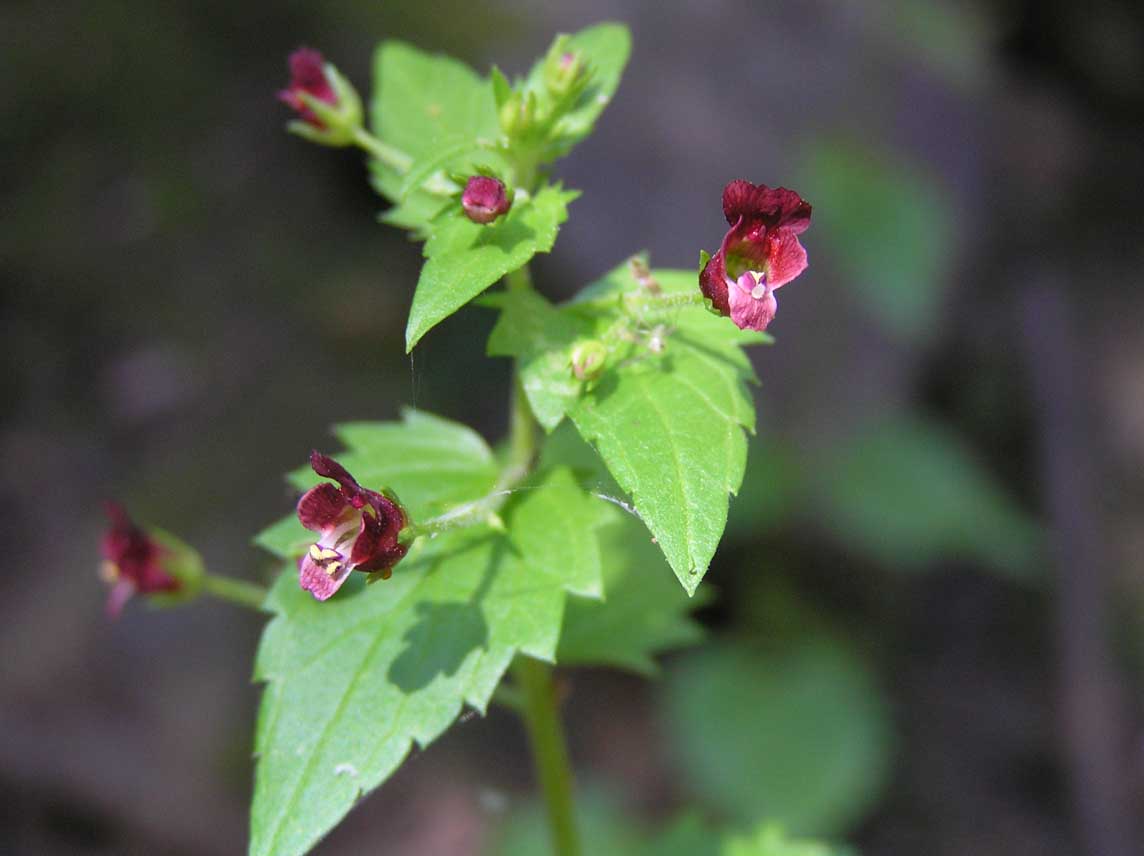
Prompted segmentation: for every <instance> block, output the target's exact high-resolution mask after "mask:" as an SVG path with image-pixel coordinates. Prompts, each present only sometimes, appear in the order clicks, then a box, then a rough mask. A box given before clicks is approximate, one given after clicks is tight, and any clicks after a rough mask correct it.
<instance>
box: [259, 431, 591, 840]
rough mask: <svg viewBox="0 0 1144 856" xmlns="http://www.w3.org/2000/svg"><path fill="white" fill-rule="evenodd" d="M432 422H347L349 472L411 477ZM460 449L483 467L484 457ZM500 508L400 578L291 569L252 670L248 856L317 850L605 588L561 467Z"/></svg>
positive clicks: (587, 509)
mask: <svg viewBox="0 0 1144 856" xmlns="http://www.w3.org/2000/svg"><path fill="white" fill-rule="evenodd" d="M430 419H431V421H430V422H428V423H426V422H424V420H425V417H424V415H422V414H419V415H417V416H416V417H415V418H414V419H412V420H411V419H409V418H408V417H407V420H406V422H405V423H403V424H402V425H383V426H366V425H359V426H347V428H346V429H344V430H343V431H340V432H339V433H340V434H341V435H343V436H346V437H347V438H349V442H352V443H353V446H354V452H353V455H356V456H358V460H357V464H359V472H355V475H357V476H358V477H359V478H360V479H361V480H362V482H363V483H365V484H369V483H370V480H369V479H367V478H366V477H364V476H363V475H362V472H360V470H364V467H365V465H366V464H367V462H372V463H370V465H371V466H372V467H373V468H374V469H373V470H372V472H371V474H372V475H375V476H376V477H377V481H379V482H380V483H385V484H395V483H398V482H399V481H400V480H401V479H403V478H407V477H409V470H408V467H407V466H405V464H406V463H407V460H406V457H405V456H407V455H409V454H410V450H411V449H412V448H422V449H424V448H426V445H427V446H428V447H429V449H430V451H429V454H430V455H434V454H436V451H434V450H437V451H441V447H440V446H439V445H438V444H437V443H435V442H429V443H428V444H426V443H425V437H426V434H430V435H433V434H435V435H436V438H437V439H440V438H441V437H443V436H444V435H445V434H446V433H450V432H449V429H450V428H456V427H459V426H449V424H448V423H444V422H443V420H436V419H432V418H430ZM419 422H421V424H418V423H419ZM433 423H438V424H436V425H434V424H433ZM422 424H424V425H425V430H422ZM384 429H387V430H384ZM452 433H454V434H455V433H456V432H455V431H454V432H452ZM478 439H479V438H478ZM462 445H464V443H462ZM469 445H470V446H472V445H474V444H472V443H470V444H469ZM482 445H483V444H482ZM366 449H368V450H369V452H368V457H367V452H365V451H364V450H366ZM484 451H487V450H484ZM456 454H457V455H459V456H460V457H464V458H466V459H469V460H471V461H472V462H473V463H474V465H475V464H476V461H477V459H480V458H482V457H483V452H482V451H481V450H480V449H476V448H468V449H460V450H458V451H457V452H456ZM339 457H340V459H341V460H342V461H343V463H346V464H347V466H349V464H348V463H347V462H348V461H350V460H353V458H352V457H351V455H349V454H347V455H344V456H339ZM350 469H351V471H354V470H353V467H350ZM429 477H430V478H432V477H433V476H432V474H430V475H429ZM477 498H478V497H477V496H467V497H458V499H460V500H462V501H470V500H473V499H477ZM422 501H425V502H429V501H430V500H429V499H425V498H422ZM502 516H503V518H504V521H505V526H506V531H505V532H503V533H502V532H498V531H494V530H492V529H490V528H489V527H487V526H483V525H482V526H474V527H470V528H468V529H463V530H456V531H452V532H447V533H444V534H441V535H439V536H438V537H436V538H434V539H422V540H421V541H420V542H418V543H417V544H416V545H415V546H414V548H413V549H412V550H411V551H410V554H409V556H407V557H406V558H405V560H404V561H402V563H401V564H400V565H399V566H398V567H397V568H396V569H395V571H394V575H393V577H392V579H390V580H388V581H385V582H383V583H379V584H376V585H373V586H369V587H366V586H364V585H363V584H362V583H361V582H359V581H358V579H356V577H360V576H361V575H355V579H353V580H352V581H351V582H350V583H347V584H346V586H345V587H344V588H343V590H342V592H339V594H338V595H337V596H335V597H334V598H333V599H331V600H330V601H328V602H326V603H319V602H317V601H315V600H313V599H312V598H311V597H310V596H309V595H308V594H307V593H305V592H303V591H302V590H300V589H299V588H298V583H297V571H296V569H295V568H294V567H293V565H290V566H288V567H287V568H286V569H285V570H284V571H283V574H282V576H281V578H280V579H279V581H278V583H277V584H276V585H275V587H274V589H273V591H272V593H271V596H270V599H269V601H268V606H269V608H270V609H271V610H272V611H273V612H275V614H276V615H275V618H274V619H273V620H272V621H271V622H270V624H269V625H268V626H267V628H266V630H265V631H264V634H263V639H262V643H261V645H260V646H259V653H258V660H257V665H256V676H257V678H258V679H259V680H261V681H265V682H266V684H267V686H266V689H265V692H264V694H263V703H262V709H261V711H260V715H259V726H258V733H257V737H256V749H257V753H258V755H259V761H258V771H257V776H256V781H255V795H254V803H253V807H252V813H251V845H250V853H251V854H252V855H253V856H261V854H267V856H269V854H274V856H292V854H300V853H304V852H305V851H306V850H308V849H309V848H310V847H311V846H313V845H314V844H315V843H316V842H317V841H318V840H319V839H320V838H321V837H322V836H323V835H325V833H326V832H328V831H329V830H330V829H331V828H332V827H333V826H334V825H335V824H336V823H337V822H338V821H339V820H340V819H341V818H342V817H343V816H344V815H345V813H346V812H347V811H348V810H349V809H350V808H351V807H352V806H353V804H354V802H355V801H356V800H357V799H358V797H359V796H360V795H361V794H362V793H364V792H365V791H368V790H370V789H372V788H374V787H377V786H378V785H379V784H381V783H382V782H383V781H384V780H385V779H386V778H388V776H389V775H390V774H391V773H392V772H393V771H394V770H395V769H396V768H397V766H398V765H399V764H400V763H401V761H402V760H403V758H404V757H405V755H406V754H407V753H408V751H409V749H410V746H411V744H412V743H413V742H414V741H415V742H416V743H417V744H418V745H420V746H425V745H426V744H428V743H429V742H430V741H432V740H433V739H435V738H436V737H437V736H438V735H440V734H441V732H443V731H444V730H445V729H446V728H447V727H448V726H449V724H450V723H451V722H452V721H453V720H454V719H455V718H456V716H457V715H458V713H459V712H460V710H461V707H462V705H463V704H468V705H470V706H471V707H474V708H476V709H477V710H480V711H483V710H484V709H485V707H486V705H487V704H488V701H489V699H490V697H491V695H492V693H493V690H494V689H495V688H496V685H497V683H498V682H499V681H500V679H501V676H502V675H503V673H504V671H505V669H506V668H507V667H508V665H509V663H510V661H511V660H512V657H513V656H514V655H515V654H516V653H517V652H521V653H524V654H526V655H528V656H533V657H537V658H539V659H544V660H549V661H551V660H553V659H554V657H555V653H556V645H557V640H558V635H559V629H560V624H561V616H562V612H563V609H564V601H565V597H566V593H567V592H579V593H581V594H593V593H597V592H599V591H600V586H601V582H600V560H599V556H598V552H596V551H597V548H596V540H595V537H594V528H595V525H596V523H597V521H598V520H599V514H598V512H597V510H596V508H595V506H594V504H593V503H592V501H591V500H590V499H589V498H588V497H586V496H585V494H584V493H583V491H582V490H581V489H580V488H579V486H578V485H577V484H576V482H575V480H574V478H573V476H572V474H571V473H570V472H569V471H568V470H554V471H552V472H551V473H549V474H548V476H547V477H546V478H545V479H544V480H543V481H542V482H540V483H539V484H537V485H534V486H532V487H531V489H527V490H522V491H519V492H518V493H515V494H514V495H513V496H512V497H511V498H510V501H509V503H508V505H506V506H505V509H504V511H503V512H502Z"/></svg>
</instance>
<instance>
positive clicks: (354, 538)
mask: <svg viewBox="0 0 1144 856" xmlns="http://www.w3.org/2000/svg"><path fill="white" fill-rule="evenodd" d="M310 466H311V467H312V468H313V470H314V472H315V473H317V474H318V475H319V476H322V477H323V478H329V479H333V480H334V481H336V482H337V485H336V486H335V485H332V484H330V483H329V482H323V483H322V484H319V485H317V486H315V487H312V488H310V490H308V491H306V493H304V494H303V495H302V498H301V499H300V500H298V519H299V520H300V521H301V522H302V525H303V526H305V527H306V528H307V529H309V530H310V531H312V532H317V533H318V536H319V537H318V539H317V540H316V541H315V542H314V543H313V544H311V545H310V548H309V549H308V550H307V552H306V554H305V555H304V556H302V558H301V559H300V560H299V562H298V579H299V583H300V585H301V586H302V588H303V589H305V590H306V591H308V592H310V593H311V594H312V595H313V596H314V597H315V598H317V599H318V600H328V599H329V598H331V597H333V595H334V594H335V593H336V592H337V591H338V589H340V588H341V587H342V585H343V584H344V583H345V582H346V580H348V579H349V576H350V574H351V573H352V572H353V571H367V572H381V575H382V577H383V578H388V577H389V575H390V573H391V570H392V568H393V566H394V565H396V564H397V563H398V562H399V561H401V559H402V558H403V557H404V556H405V553H406V552H407V547H406V546H405V545H404V544H401V543H400V542H399V541H398V535H399V534H400V532H401V530H402V529H403V528H404V527H405V524H406V522H407V518H406V515H405V510H404V509H403V508H402V507H401V506H400V505H399V504H398V503H397V502H396V501H395V500H394V499H392V498H390V497H388V496H386V495H384V494H382V493H378V492H377V491H373V490H367V489H366V488H363V487H362V486H361V485H359V484H358V483H357V480H356V479H354V477H353V476H352V475H350V473H349V472H348V471H347V470H346V468H345V467H343V466H342V465H341V464H339V463H338V462H337V461H335V460H334V459H333V458H331V457H328V456H326V455H323V454H321V453H319V452H316V451H315V452H312V453H311V455H310Z"/></svg>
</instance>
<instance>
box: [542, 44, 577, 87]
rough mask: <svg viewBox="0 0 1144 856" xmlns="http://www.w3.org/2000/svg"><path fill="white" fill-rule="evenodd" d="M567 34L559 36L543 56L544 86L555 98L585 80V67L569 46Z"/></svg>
mask: <svg viewBox="0 0 1144 856" xmlns="http://www.w3.org/2000/svg"><path fill="white" fill-rule="evenodd" d="M570 41H571V39H569V38H568V36H559V37H557V39H556V41H555V42H553V43H552V47H551V48H549V50H548V55H547V56H546V57H545V58H544V86H545V88H547V89H548V92H549V93H550V94H551V95H553V96H554V97H556V98H563V97H564V96H566V95H569V94H570V93H572V92H573V91H575V90H576V89H577V88H578V87H580V86H582V85H583V84H584V83H585V82H586V81H587V67H586V66H585V64H584V60H583V59H582V58H581V56H580V54H578V53H577V52H576V51H574V50H572V49H571V47H570V44H569V43H570Z"/></svg>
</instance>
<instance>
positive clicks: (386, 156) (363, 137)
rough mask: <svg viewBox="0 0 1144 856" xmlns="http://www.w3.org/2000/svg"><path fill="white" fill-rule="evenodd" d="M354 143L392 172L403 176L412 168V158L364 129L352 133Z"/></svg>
mask: <svg viewBox="0 0 1144 856" xmlns="http://www.w3.org/2000/svg"><path fill="white" fill-rule="evenodd" d="M354 142H355V143H356V144H357V145H358V147H359V148H362V149H364V150H365V151H367V152H369V153H370V154H371V155H373V156H374V157H375V158H377V159H378V160H379V161H381V162H382V163H383V164H385V165H386V166H387V167H389V168H390V169H392V170H393V171H394V172H399V173H401V174H402V175H404V174H405V173H407V172H409V168H410V167H411V166H413V158H411V157H410V156H409V155H407V154H406V153H405V152H403V151H401V149H398V148H395V147H393V146H391V145H389V144H387V143H383V142H382V141H381V140H379V139H378V138H377V137H375V136H374V135H373V134H371V133H370V132H369V131H367V130H366V129H365V128H358V129H357V130H356V131H355V132H354Z"/></svg>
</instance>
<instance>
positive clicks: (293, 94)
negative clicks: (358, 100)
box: [278, 47, 338, 128]
mask: <svg viewBox="0 0 1144 856" xmlns="http://www.w3.org/2000/svg"><path fill="white" fill-rule="evenodd" d="M302 93H305V94H307V95H310V96H312V97H314V98H317V99H318V100H319V101H325V102H326V103H327V104H337V103H338V96H337V94H336V93H335V92H334V88H333V86H331V85H330V81H329V80H328V79H327V77H326V61H325V59H324V58H323V57H322V54H321V53H320V52H318V51H316V50H314V49H313V48H306V47H302V48H298V49H297V50H296V51H294V53H292V54H290V85H289V86H288V87H287V88H286V89H283V90H281V91H280V92H279V93H278V98H279V100H280V101H282V102H283V103H285V104H288V105H289V106H290V107H291V108H293V110H294V111H295V112H297V113H298V115H299V116H301V117H302V120H303V121H305V122H309V123H310V124H311V125H313V126H314V127H315V128H325V125H323V124H322V122H321V121H320V120H319V119H318V117H317V116H315V115H314V112H313V111H312V110H311V109H310V108H309V107H307V106H306V102H305V101H303V100H302V98H301V95H302Z"/></svg>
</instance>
